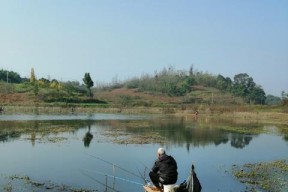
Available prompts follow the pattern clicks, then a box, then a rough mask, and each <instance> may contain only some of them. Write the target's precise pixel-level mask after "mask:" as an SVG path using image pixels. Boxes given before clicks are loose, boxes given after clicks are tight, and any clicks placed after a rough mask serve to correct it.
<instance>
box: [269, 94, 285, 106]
mask: <svg viewBox="0 0 288 192" xmlns="http://www.w3.org/2000/svg"><path fill="white" fill-rule="evenodd" d="M265 103H266V104H267V105H280V103H281V98H280V97H277V96H274V95H267V97H266V101H265Z"/></svg>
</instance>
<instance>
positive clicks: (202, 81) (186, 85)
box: [125, 66, 266, 104]
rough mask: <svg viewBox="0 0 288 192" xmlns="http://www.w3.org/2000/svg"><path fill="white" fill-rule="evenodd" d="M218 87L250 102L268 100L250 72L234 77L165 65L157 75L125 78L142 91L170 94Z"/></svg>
mask: <svg viewBox="0 0 288 192" xmlns="http://www.w3.org/2000/svg"><path fill="white" fill-rule="evenodd" d="M195 85H202V86H205V87H213V88H217V89H219V90H221V91H223V92H229V93H231V94H233V95H234V96H238V97H241V98H243V99H244V100H245V101H246V102H247V103H253V104H265V101H266V93H265V92H264V90H263V88H262V87H261V86H260V85H257V84H256V83H255V82H254V80H253V78H252V77H250V76H249V75H248V74H247V73H240V74H237V75H235V76H234V79H233V80H232V79H231V78H229V77H224V76H222V75H220V74H219V75H218V76H215V75H212V74H209V73H203V72H199V71H195V70H194V69H193V66H191V67H190V69H189V71H184V70H175V69H174V68H173V67H169V68H168V69H167V68H164V69H163V70H162V71H160V72H155V74H154V75H143V76H142V77H140V78H133V79H130V80H128V81H127V82H125V86H126V87H127V88H137V89H139V90H140V91H151V92H159V93H164V94H168V95H170V96H184V95H186V94H187V93H189V92H191V91H193V86H195Z"/></svg>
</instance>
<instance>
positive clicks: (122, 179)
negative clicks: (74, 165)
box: [84, 169, 143, 186]
mask: <svg viewBox="0 0 288 192" xmlns="http://www.w3.org/2000/svg"><path fill="white" fill-rule="evenodd" d="M84 170H85V171H88V172H91V173H97V174H99V175H103V176H107V177H110V178H113V179H118V180H121V181H126V182H128V183H132V184H135V185H141V186H143V184H142V183H139V182H136V181H132V180H129V179H125V178H122V177H117V176H114V175H109V174H106V173H103V172H101V171H96V170H94V171H92V170H88V169H84Z"/></svg>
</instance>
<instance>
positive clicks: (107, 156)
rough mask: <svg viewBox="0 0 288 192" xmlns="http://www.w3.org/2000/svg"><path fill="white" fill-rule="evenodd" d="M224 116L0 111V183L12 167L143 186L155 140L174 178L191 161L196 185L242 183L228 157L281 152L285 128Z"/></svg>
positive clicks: (233, 186) (285, 147) (58, 178)
mask: <svg viewBox="0 0 288 192" xmlns="http://www.w3.org/2000/svg"><path fill="white" fill-rule="evenodd" d="M228 124H229V125H227V122H219V121H217V122H210V121H207V120H204V119H203V120H202V119H201V117H200V118H199V119H197V120H196V119H189V118H186V117H181V118H176V117H171V116H142V115H119V114H89V115H85V114H82V115H72V114H71V115H0V152H1V158H0V166H1V169H0V172H1V175H2V176H1V177H0V184H2V186H3V185H4V184H5V182H7V179H5V176H9V175H15V174H16V175H28V176H29V177H30V178H33V179H34V180H38V181H43V182H45V181H51V182H53V183H56V184H65V185H69V186H73V187H75V188H86V189H95V190H99V191H105V190H106V187H105V186H104V185H105V184H106V182H107V185H108V186H109V187H111V188H115V189H116V190H117V191H143V189H142V186H141V185H142V184H144V181H143V177H144V176H146V178H147V175H148V169H147V168H146V167H149V168H150V167H152V166H153V163H154V160H155V158H156V150H157V148H158V147H160V146H161V147H162V146H163V147H165V148H166V150H167V153H168V154H171V155H172V156H174V158H175V159H176V161H177V163H178V172H179V178H178V182H177V183H181V182H182V181H184V180H185V179H186V178H187V176H188V175H189V172H190V167H191V164H192V162H194V164H195V166H196V172H197V175H198V177H199V179H200V182H201V184H202V186H203V191H244V189H245V186H244V185H243V184H241V183H239V182H238V181H237V180H235V179H234V178H233V176H232V174H231V167H232V165H235V164H237V165H241V164H245V163H254V162H262V161H271V160H278V159H287V158H288V153H287V151H288V142H287V136H286V137H285V135H283V133H282V132H281V130H280V129H279V128H278V127H277V126H272V125H259V124H256V125H255V124H254V125H251V124H249V125H247V124H246V125H239V124H233V121H232V122H229V123H228ZM227 126H229V127H231V128H229V129H227ZM233 127H237V128H239V127H242V128H244V129H246V128H251V129H254V128H256V129H257V130H259V129H260V130H263V132H261V131H260V132H257V133H255V132H254V134H248V133H247V131H246V132H245V133H240V132H239V131H233V129H232V128H233ZM231 130H232V131H231ZM267 130H271V131H268V132H267ZM91 135H93V138H92V137H91ZM285 138H286V139H285ZM112 164H114V166H113V165H112ZM123 169H124V170H125V171H123ZM110 176H115V177H116V178H115V179H113V178H112V177H110ZM101 183H102V184H104V185H102V184H101ZM0 190H2V189H1V188H0ZM107 190H108V191H114V190H113V189H109V188H108V189H107Z"/></svg>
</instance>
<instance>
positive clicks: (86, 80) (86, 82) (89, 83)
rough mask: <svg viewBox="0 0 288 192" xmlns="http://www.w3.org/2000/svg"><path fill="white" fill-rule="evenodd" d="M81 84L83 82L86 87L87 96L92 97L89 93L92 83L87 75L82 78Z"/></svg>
mask: <svg viewBox="0 0 288 192" xmlns="http://www.w3.org/2000/svg"><path fill="white" fill-rule="evenodd" d="M83 82H84V84H85V86H86V87H87V89H88V90H89V96H90V97H92V96H93V95H92V92H91V87H93V85H94V82H93V81H92V79H91V77H90V74H89V73H85V75H84V78H83Z"/></svg>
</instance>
